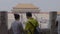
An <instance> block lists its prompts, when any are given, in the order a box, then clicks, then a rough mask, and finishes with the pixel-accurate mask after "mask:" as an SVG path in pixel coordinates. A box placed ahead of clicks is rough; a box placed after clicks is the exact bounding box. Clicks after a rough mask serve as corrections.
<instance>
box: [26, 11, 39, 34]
mask: <svg viewBox="0 0 60 34" xmlns="http://www.w3.org/2000/svg"><path fill="white" fill-rule="evenodd" d="M26 17H27V19H28V20H27V22H26V26H25V30H26V34H38V33H36V32H37V30H36V27H38V26H39V24H38V21H37V20H36V19H34V18H32V14H31V13H30V12H27V13H26Z"/></svg>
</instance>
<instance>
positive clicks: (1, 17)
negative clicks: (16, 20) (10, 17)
mask: <svg viewBox="0 0 60 34" xmlns="http://www.w3.org/2000/svg"><path fill="white" fill-rule="evenodd" d="M7 32H8V30H7V12H6V11H1V12H0V34H7Z"/></svg>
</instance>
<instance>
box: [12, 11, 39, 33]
mask: <svg viewBox="0 0 60 34" xmlns="http://www.w3.org/2000/svg"><path fill="white" fill-rule="evenodd" d="M26 17H27V19H28V20H27V21H26V24H25V25H26V26H25V29H23V26H22V23H21V22H20V15H19V14H14V18H15V21H14V22H13V23H12V25H11V28H12V31H13V34H39V31H38V27H39V24H38V21H37V20H36V19H34V18H32V13H31V12H26Z"/></svg>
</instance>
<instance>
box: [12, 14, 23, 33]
mask: <svg viewBox="0 0 60 34" xmlns="http://www.w3.org/2000/svg"><path fill="white" fill-rule="evenodd" d="M14 18H15V21H14V22H13V23H12V25H11V27H12V30H13V33H14V34H23V27H22V23H21V22H20V16H19V14H14Z"/></svg>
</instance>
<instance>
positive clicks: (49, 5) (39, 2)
mask: <svg viewBox="0 0 60 34" xmlns="http://www.w3.org/2000/svg"><path fill="white" fill-rule="evenodd" d="M19 3H22V4H24V3H28V4H34V5H35V6H37V7H39V9H40V10H41V11H42V12H44V11H45V12H49V11H60V0H0V11H3V10H5V11H11V10H12V7H13V6H16V4H19Z"/></svg>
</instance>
